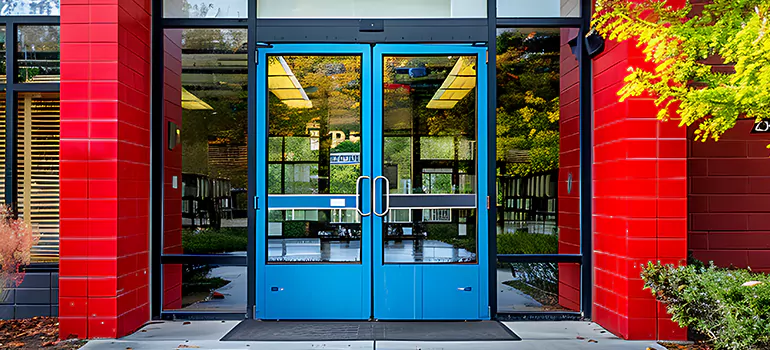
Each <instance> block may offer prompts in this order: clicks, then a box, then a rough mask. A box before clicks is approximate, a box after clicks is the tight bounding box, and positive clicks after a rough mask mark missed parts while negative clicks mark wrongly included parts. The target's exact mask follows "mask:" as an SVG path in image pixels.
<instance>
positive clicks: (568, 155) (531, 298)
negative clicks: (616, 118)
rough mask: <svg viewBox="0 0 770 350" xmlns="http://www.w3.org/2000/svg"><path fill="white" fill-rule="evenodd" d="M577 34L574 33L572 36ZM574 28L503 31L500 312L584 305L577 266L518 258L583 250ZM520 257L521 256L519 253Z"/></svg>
mask: <svg viewBox="0 0 770 350" xmlns="http://www.w3.org/2000/svg"><path fill="white" fill-rule="evenodd" d="M570 34H571V35H572V36H570ZM576 34H577V31H576V30H575V31H570V30H569V29H498V33H497V126H496V133H497V147H496V148H497V151H496V164H497V166H496V169H495V171H496V175H497V176H496V177H497V181H496V182H497V184H496V185H497V196H496V203H497V225H496V232H495V233H496V239H497V253H498V254H499V255H508V256H507V257H506V258H507V259H505V258H503V257H498V264H497V282H498V288H497V290H498V296H497V302H498V305H497V307H498V312H503V313H505V312H531V311H569V310H579V307H580V299H579V295H580V291H579V288H580V265H579V264H577V263H559V261H553V262H538V263H531V262H512V261H515V260H516V258H517V257H516V256H526V255H542V254H551V255H555V254H579V253H580V230H579V224H578V223H579V214H578V210H579V209H578V202H579V194H578V190H577V185H576V184H573V182H575V183H576V182H577V178H578V176H579V157H578V155H579V153H580V149H579V142H578V140H579V128H578V120H579V117H578V111H579V108H578V106H579V101H578V99H577V96H578V95H579V94H578V78H577V76H578V73H577V70H578V63H577V59H576V57H575V56H574V55H573V54H572V52H571V50H570V49H569V44H568V41H569V39H570V38H571V37H574V35H576ZM512 255H513V256H512Z"/></svg>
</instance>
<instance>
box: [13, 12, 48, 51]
mask: <svg viewBox="0 0 770 350" xmlns="http://www.w3.org/2000/svg"><path fill="white" fill-rule="evenodd" d="M0 23H5V24H6V25H11V24H17V25H26V24H29V25H44V24H48V25H59V23H60V19H59V16H2V18H0ZM6 47H7V46H6Z"/></svg>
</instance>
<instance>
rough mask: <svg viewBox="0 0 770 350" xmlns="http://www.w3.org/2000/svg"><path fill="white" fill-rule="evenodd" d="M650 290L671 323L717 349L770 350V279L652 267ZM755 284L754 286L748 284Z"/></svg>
mask: <svg viewBox="0 0 770 350" xmlns="http://www.w3.org/2000/svg"><path fill="white" fill-rule="evenodd" d="M642 279H643V280H644V285H645V288H646V289H650V290H652V292H653V294H654V295H655V297H656V298H657V299H658V300H660V301H661V302H662V303H664V304H666V308H667V309H668V312H669V313H670V314H671V315H672V316H673V317H672V318H673V320H674V321H675V322H677V323H679V325H680V326H682V327H690V329H691V330H692V331H694V332H696V333H697V334H699V335H701V336H702V337H703V339H704V340H705V341H706V342H708V343H711V344H712V345H713V346H714V348H716V349H742V350H743V349H747V350H748V349H768V348H770V277H768V276H767V275H764V274H756V273H752V272H751V271H748V270H739V269H724V268H718V267H716V266H714V265H713V264H709V265H689V266H679V267H675V266H672V265H662V264H660V263H652V262H650V263H648V264H647V266H645V267H643V269H642ZM750 281H756V282H754V285H746V284H745V283H746V282H750Z"/></svg>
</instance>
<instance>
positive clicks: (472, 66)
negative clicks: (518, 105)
mask: <svg viewBox="0 0 770 350" xmlns="http://www.w3.org/2000/svg"><path fill="white" fill-rule="evenodd" d="M383 64H384V69H383V107H382V108H383V129H384V135H383V160H384V162H383V164H382V165H381V166H382V167H383V174H384V175H385V176H386V177H387V178H388V180H389V181H390V193H391V194H392V195H395V196H409V195H411V196H412V197H411V198H410V200H411V204H409V205H410V208H406V207H403V208H399V207H391V208H390V212H389V214H388V215H387V217H386V218H385V222H384V231H383V232H384V234H383V240H384V241H383V249H384V260H385V262H386V263H474V262H476V261H477V257H476V254H477V247H476V239H477V233H476V232H477V231H476V222H477V218H476V210H475V209H473V208H472V207H471V208H468V207H467V205H466V206H462V207H452V206H447V207H440V208H436V207H435V206H436V202H438V203H442V201H445V200H446V198H447V197H446V196H449V195H452V196H455V197H465V199H466V200H467V201H468V202H467V203H469V205H470V206H475V205H476V198H475V195H474V194H475V193H476V113H477V111H476V106H477V96H476V81H477V77H476V75H477V73H476V57H475V56H447V55H443V56H388V57H385V58H384V62H383ZM376 166H377V165H376ZM458 195H459V196H458ZM429 198H433V199H429ZM426 200H432V201H433V203H431V204H430V208H424V209H414V208H420V207H423V206H425V205H426V204H425V203H423V202H420V201H426Z"/></svg>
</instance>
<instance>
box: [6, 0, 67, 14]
mask: <svg viewBox="0 0 770 350" xmlns="http://www.w3.org/2000/svg"><path fill="white" fill-rule="evenodd" d="M60 6H61V2H60V1H59V0H2V1H0V16H58V15H59V11H60Z"/></svg>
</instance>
